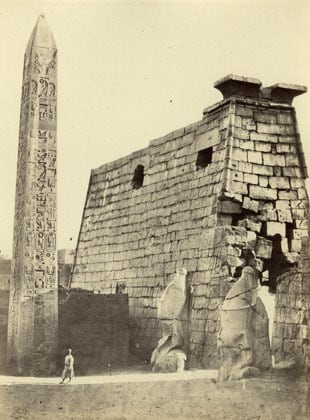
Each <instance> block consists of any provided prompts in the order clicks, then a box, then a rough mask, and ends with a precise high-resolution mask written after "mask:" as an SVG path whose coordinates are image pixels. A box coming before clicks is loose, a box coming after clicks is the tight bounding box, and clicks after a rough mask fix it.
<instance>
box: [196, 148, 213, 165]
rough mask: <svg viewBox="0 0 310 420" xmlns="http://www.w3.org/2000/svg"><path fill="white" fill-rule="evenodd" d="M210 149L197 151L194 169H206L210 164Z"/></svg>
mask: <svg viewBox="0 0 310 420" xmlns="http://www.w3.org/2000/svg"><path fill="white" fill-rule="evenodd" d="M212 152H213V150H212V147H208V148H207V149H202V150H199V152H198V155H197V160H196V169H197V171H198V170H199V169H203V168H206V167H207V166H208V165H209V164H210V163H211V162H212Z"/></svg>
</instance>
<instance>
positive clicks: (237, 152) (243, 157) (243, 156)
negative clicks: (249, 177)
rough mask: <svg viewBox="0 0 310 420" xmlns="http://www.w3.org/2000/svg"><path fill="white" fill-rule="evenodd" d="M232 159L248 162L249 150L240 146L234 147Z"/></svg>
mask: <svg viewBox="0 0 310 420" xmlns="http://www.w3.org/2000/svg"><path fill="white" fill-rule="evenodd" d="M232 159H233V160H238V161H243V162H247V151H246V150H243V149H240V148H237V147H235V148H233V150H232Z"/></svg>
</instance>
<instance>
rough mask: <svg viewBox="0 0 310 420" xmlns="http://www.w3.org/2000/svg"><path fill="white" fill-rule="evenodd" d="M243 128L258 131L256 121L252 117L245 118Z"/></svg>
mask: <svg viewBox="0 0 310 420" xmlns="http://www.w3.org/2000/svg"><path fill="white" fill-rule="evenodd" d="M242 128H244V129H245V130H248V131H256V123H255V121H254V120H253V119H252V118H243V119H242Z"/></svg>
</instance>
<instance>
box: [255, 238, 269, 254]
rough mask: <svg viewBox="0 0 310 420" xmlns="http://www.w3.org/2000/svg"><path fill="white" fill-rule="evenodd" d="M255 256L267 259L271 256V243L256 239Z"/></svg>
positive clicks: (263, 239) (266, 240)
mask: <svg viewBox="0 0 310 420" xmlns="http://www.w3.org/2000/svg"><path fill="white" fill-rule="evenodd" d="M255 254H256V255H257V257H260V258H265V259H268V258H270V257H271V254H272V241H269V240H268V239H265V238H263V237H261V236H258V237H257V244H256V247H255Z"/></svg>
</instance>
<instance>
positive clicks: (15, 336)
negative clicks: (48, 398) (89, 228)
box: [8, 15, 58, 376]
mask: <svg viewBox="0 0 310 420" xmlns="http://www.w3.org/2000/svg"><path fill="white" fill-rule="evenodd" d="M56 70H57V49H56V44H55V41H54V38H53V35H52V32H51V31H50V29H49V27H48V24H47V22H46V18H45V17H44V16H43V15H40V16H39V18H38V20H37V23H36V25H35V28H34V30H33V32H32V35H31V37H30V40H29V42H28V46H27V49H26V52H25V57H24V72H23V85H22V97H21V112H20V128H19V146H18V162H17V180H16V196H15V222H14V241H13V257H12V273H11V284H10V304H9V323H8V370H9V372H10V373H11V374H13V375H40V376H41V375H49V374H52V373H53V371H54V369H55V362H56V351H57V324H58V316H57V313H58V310H57V305H58V302H57V269H56V267H57V260H56V123H57V118H56V106H57V104H56V96H57V74H56Z"/></svg>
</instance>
